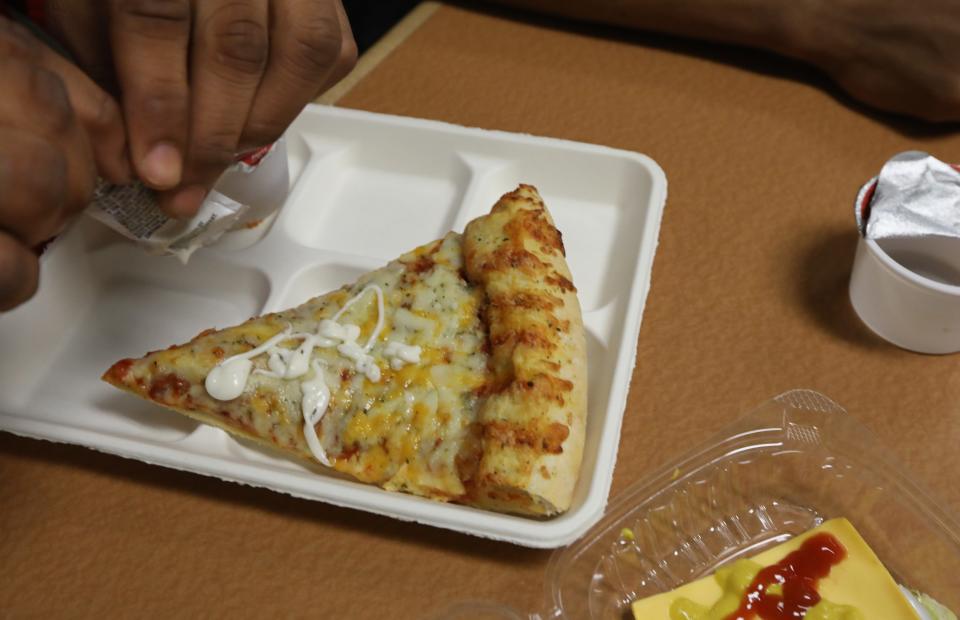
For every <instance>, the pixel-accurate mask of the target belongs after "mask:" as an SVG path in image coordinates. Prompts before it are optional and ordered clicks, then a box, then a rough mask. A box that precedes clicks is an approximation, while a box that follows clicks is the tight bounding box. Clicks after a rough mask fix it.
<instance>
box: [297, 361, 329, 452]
mask: <svg viewBox="0 0 960 620" xmlns="http://www.w3.org/2000/svg"><path fill="white" fill-rule="evenodd" d="M310 366H311V367H312V368H313V373H314V376H313V379H310V380H309V381H304V382H302V383H301V384H300V391H301V392H302V393H303V400H302V401H301V403H300V409H301V411H303V436H304V437H306V439H307V445H308V446H309V447H310V452H312V453H313V457H314V458H315V459H317V460H318V461H320V462H321V463H323V464H324V465H326V466H327V467H330V460H329V459H328V458H327V451H326V450H324V449H323V444H321V443H320V438H319V437H317V429H316V424H317V423H318V422H319V421H320V420H322V419H323V414H325V413H326V412H327V406H328V405H329V404H330V387H329V386H328V385H327V382H326V381H324V380H323V368H322V367H321V366H320V362H319V361H317V360H314V361H313V363H312V364H311V365H310Z"/></svg>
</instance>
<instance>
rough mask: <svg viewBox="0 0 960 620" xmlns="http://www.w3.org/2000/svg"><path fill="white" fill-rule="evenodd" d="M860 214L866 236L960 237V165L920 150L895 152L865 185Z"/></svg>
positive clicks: (872, 237)
mask: <svg viewBox="0 0 960 620" xmlns="http://www.w3.org/2000/svg"><path fill="white" fill-rule="evenodd" d="M856 218H857V227H858V228H859V229H860V234H861V235H862V236H864V237H866V238H867V239H874V240H877V241H879V240H883V239H902V238H908V237H912V238H917V237H932V236H939V237H953V238H956V239H960V167H958V166H954V165H951V164H947V163H944V162H942V161H940V160H939V159H937V158H936V157H933V156H932V155H929V154H927V153H923V152H921V151H906V152H904V153H900V154H898V155H895V156H894V157H892V158H891V159H890V160H888V161H887V163H886V164H884V166H883V169H881V170H880V174H879V175H877V176H876V177H874V178H873V179H871V180H870V181H869V182H868V183H867V184H866V185H864V186H863V188H862V189H861V190H860V195H859V196H858V197H857V203H856Z"/></svg>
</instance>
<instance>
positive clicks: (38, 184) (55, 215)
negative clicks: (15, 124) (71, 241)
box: [0, 127, 88, 247]
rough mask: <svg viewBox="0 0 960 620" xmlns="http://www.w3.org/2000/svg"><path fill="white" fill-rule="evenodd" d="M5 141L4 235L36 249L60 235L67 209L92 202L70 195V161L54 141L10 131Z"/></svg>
mask: <svg viewBox="0 0 960 620" xmlns="http://www.w3.org/2000/svg"><path fill="white" fill-rule="evenodd" d="M0 140H2V144H3V145H2V147H0V187H2V188H3V192H2V193H0V231H3V232H4V233H9V234H12V235H15V236H16V237H17V239H19V240H20V241H21V242H23V243H24V244H25V245H26V246H27V247H33V246H35V245H37V244H38V243H41V242H43V241H46V240H47V239H49V238H51V237H53V236H54V235H56V234H57V233H58V232H60V229H61V228H62V227H63V225H64V223H65V222H66V217H67V212H68V211H69V210H71V209H70V207H69V204H68V203H71V202H72V203H74V204H77V203H80V204H86V202H85V201H86V199H87V198H88V196H82V195H70V193H69V189H68V187H69V186H68V172H67V168H68V162H67V158H66V156H65V155H64V152H63V150H62V149H61V148H59V147H58V146H57V145H56V144H54V143H53V142H52V141H50V140H48V139H44V138H41V137H39V136H37V135H35V134H33V133H30V132H27V131H23V130H21V129H15V128H9V127H7V128H2V129H0Z"/></svg>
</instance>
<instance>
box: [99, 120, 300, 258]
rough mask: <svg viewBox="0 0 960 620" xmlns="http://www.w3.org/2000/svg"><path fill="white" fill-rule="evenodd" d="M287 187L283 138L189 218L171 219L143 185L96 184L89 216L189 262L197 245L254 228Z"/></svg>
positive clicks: (248, 160) (233, 173)
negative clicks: (244, 229)
mask: <svg viewBox="0 0 960 620" xmlns="http://www.w3.org/2000/svg"><path fill="white" fill-rule="evenodd" d="M288 187H289V173H288V170H287V152H286V145H285V143H284V141H283V139H281V140H279V141H277V142H276V143H275V144H273V145H272V146H270V147H265V148H263V149H259V150H257V151H254V152H253V153H251V154H249V155H247V156H245V157H243V158H242V159H240V160H239V161H238V162H237V163H236V164H234V165H233V166H232V167H231V168H230V169H229V170H227V171H226V172H225V173H224V174H223V176H221V177H220V179H219V180H218V182H217V184H216V185H215V186H214V189H213V190H211V191H210V193H209V194H208V195H207V197H206V199H204V201H203V204H202V205H201V207H200V210H199V211H198V212H197V214H196V215H195V216H194V217H192V218H191V219H189V220H177V219H173V218H170V217H167V216H166V215H165V214H164V213H163V212H162V211H161V210H160V207H159V204H158V202H157V197H156V193H155V192H154V191H153V190H151V189H149V188H148V187H146V186H144V185H143V184H141V183H134V184H131V185H111V184H109V183H105V182H103V181H101V182H99V183H98V184H97V188H96V190H95V191H94V195H93V202H92V203H91V205H90V206H89V207H88V208H87V210H86V214H87V215H89V216H90V217H92V218H94V219H96V220H98V221H100V222H102V223H103V224H106V225H107V226H109V227H110V228H112V229H113V230H115V231H117V232H118V233H120V234H121V235H123V236H124V237H127V238H128V239H131V240H132V241H134V242H135V243H136V244H137V245H139V246H141V247H142V248H144V249H145V250H147V251H148V252H150V253H152V254H172V255H174V256H176V257H177V258H179V259H180V260H181V261H182V262H183V263H186V262H187V260H188V259H189V258H190V255H191V254H193V252H194V251H196V250H197V249H198V248H201V247H204V246H207V245H211V244H213V243H216V241H217V240H218V239H220V237H221V236H222V235H223V234H224V233H225V232H227V231H229V230H234V229H237V228H241V227H252V226H256V225H257V224H258V223H259V222H260V221H261V220H263V219H264V218H266V217H267V216H269V215H271V214H272V213H273V212H274V211H276V210H277V209H278V208H279V207H280V206H281V205H282V204H283V201H284V199H285V198H286V195H287V189H288Z"/></svg>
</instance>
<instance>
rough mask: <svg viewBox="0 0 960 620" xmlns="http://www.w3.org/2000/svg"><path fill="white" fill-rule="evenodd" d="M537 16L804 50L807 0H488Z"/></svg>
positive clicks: (808, 10)
mask: <svg viewBox="0 0 960 620" xmlns="http://www.w3.org/2000/svg"><path fill="white" fill-rule="evenodd" d="M493 1H494V2H495V3H497V4H501V5H505V6H512V7H516V8H521V9H528V10H531V11H535V12H538V13H543V14H550V15H558V16H562V17H568V18H572V19H576V20H582V21H591V22H597V23H604V24H610V25H615V26H620V27H626V28H632V29H637V30H649V31H654V32H663V33H667V34H675V35H680V36H686V37H691V38H696V39H707V40H711V41H718V42H723V43H734V44H739V45H747V46H751V47H758V48H762V49H766V50H770V51H774V52H777V53H780V54H785V55H788V56H795V57H803V56H805V55H807V54H808V53H809V40H808V35H807V32H808V29H807V28H806V27H805V26H804V24H808V23H812V20H811V19H810V14H811V12H812V10H813V4H814V2H813V1H812V0H795V1H794V0H791V1H787V2H782V1H777V0H493Z"/></svg>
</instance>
